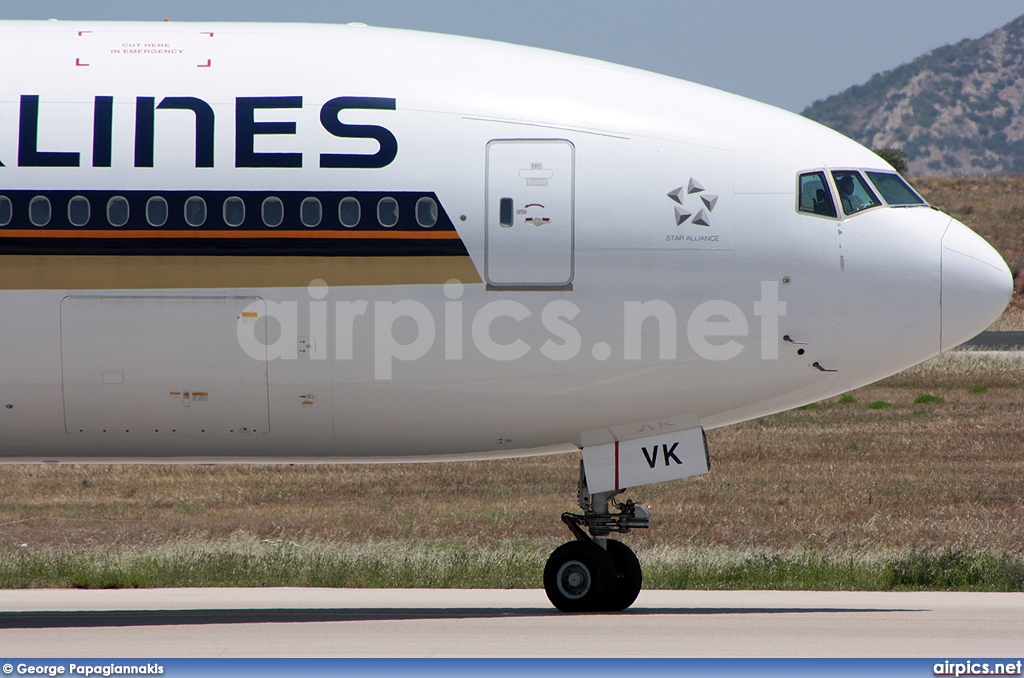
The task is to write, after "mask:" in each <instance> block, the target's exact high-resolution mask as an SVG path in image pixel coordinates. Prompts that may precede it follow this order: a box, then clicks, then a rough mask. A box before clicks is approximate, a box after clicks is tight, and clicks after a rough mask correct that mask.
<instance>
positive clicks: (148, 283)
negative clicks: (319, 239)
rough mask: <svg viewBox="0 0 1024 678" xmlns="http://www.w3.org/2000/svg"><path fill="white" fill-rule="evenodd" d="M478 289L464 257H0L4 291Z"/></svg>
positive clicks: (473, 269)
mask: <svg viewBox="0 0 1024 678" xmlns="http://www.w3.org/2000/svg"><path fill="white" fill-rule="evenodd" d="M317 278H319V279H321V280H324V281H326V282H327V284H328V285H330V286H336V287H353V286H361V285H441V284H444V283H445V282H447V281H449V280H451V279H453V278H454V279H456V280H460V281H462V282H464V283H467V284H473V283H479V282H481V279H480V274H479V273H478V272H477V270H476V267H475V266H474V265H473V260H472V259H470V258H469V257H468V256H453V257H273V256H267V257H210V256H196V257H168V256H99V255H95V256H93V255H89V256H57V255H25V254H18V255H14V254H10V255H0V289H4V290H69V291H70V290H129V289H138V290H152V289H230V288H250V289H263V288H269V287H305V286H306V285H308V284H309V283H310V282H311V281H313V280H316V279H317Z"/></svg>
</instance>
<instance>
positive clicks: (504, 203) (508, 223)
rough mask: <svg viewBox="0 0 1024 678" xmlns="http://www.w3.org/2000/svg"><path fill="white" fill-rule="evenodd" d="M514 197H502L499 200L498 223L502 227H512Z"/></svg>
mask: <svg viewBox="0 0 1024 678" xmlns="http://www.w3.org/2000/svg"><path fill="white" fill-rule="evenodd" d="M512 207H513V204H512V198H502V199H501V200H499V201H498V223H499V224H500V225H501V227H502V228H512V218H513V217H512V212H513V210H512Z"/></svg>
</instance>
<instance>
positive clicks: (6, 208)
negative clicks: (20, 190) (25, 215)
mask: <svg viewBox="0 0 1024 678" xmlns="http://www.w3.org/2000/svg"><path fill="white" fill-rule="evenodd" d="M13 218H14V206H13V205H12V204H11V199H10V198H8V197H7V196H6V195H0V226H6V225H7V224H9V223H11V219H13Z"/></svg>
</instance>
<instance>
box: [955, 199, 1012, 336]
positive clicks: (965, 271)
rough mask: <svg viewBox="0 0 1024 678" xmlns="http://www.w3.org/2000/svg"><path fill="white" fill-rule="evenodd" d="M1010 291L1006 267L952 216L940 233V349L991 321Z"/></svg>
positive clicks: (1009, 279)
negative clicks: (942, 232)
mask: <svg viewBox="0 0 1024 678" xmlns="http://www.w3.org/2000/svg"><path fill="white" fill-rule="evenodd" d="M1012 295H1013V276H1012V275H1010V269H1009V267H1008V266H1007V265H1006V262H1005V261H1003V258H1002V257H1001V256H999V253H998V252H996V251H995V249H993V248H992V246H991V245H989V244H988V243H987V242H985V240H984V239H983V238H982V237H981V236H980V235H978V234H977V233H975V232H974V231H972V230H971V229H969V228H967V227H966V226H964V225H963V224H961V223H960V222H959V221H956V220H955V219H954V220H953V221H952V222H951V223H950V224H949V228H947V229H946V234H945V235H944V236H942V342H941V350H943V351H947V350H949V349H951V348H953V347H955V346H959V345H960V344H962V343H963V342H965V341H967V340H968V339H970V338H972V337H974V336H975V335H977V334H978V333H979V332H981V331H982V330H984V329H985V328H986V327H988V326H989V325H991V324H992V323H993V322H995V320H996V319H997V318H999V316H1000V315H1001V314H1002V313H1003V311H1004V310H1005V309H1006V305H1007V304H1008V303H1009V302H1010V297H1011V296H1012Z"/></svg>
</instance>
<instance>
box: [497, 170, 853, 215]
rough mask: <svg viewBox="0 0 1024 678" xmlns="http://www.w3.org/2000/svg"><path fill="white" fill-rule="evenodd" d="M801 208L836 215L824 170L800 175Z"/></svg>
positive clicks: (811, 211) (814, 212)
mask: <svg viewBox="0 0 1024 678" xmlns="http://www.w3.org/2000/svg"><path fill="white" fill-rule="evenodd" d="M799 209H800V211H801V212H806V213H808V214H817V215H819V216H823V217H835V216H836V206H835V203H833V202H832V192H831V191H829V189H828V183H827V182H826V181H825V173H824V172H812V173H810V174H801V175H800V206H799ZM502 225H504V224H502Z"/></svg>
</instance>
